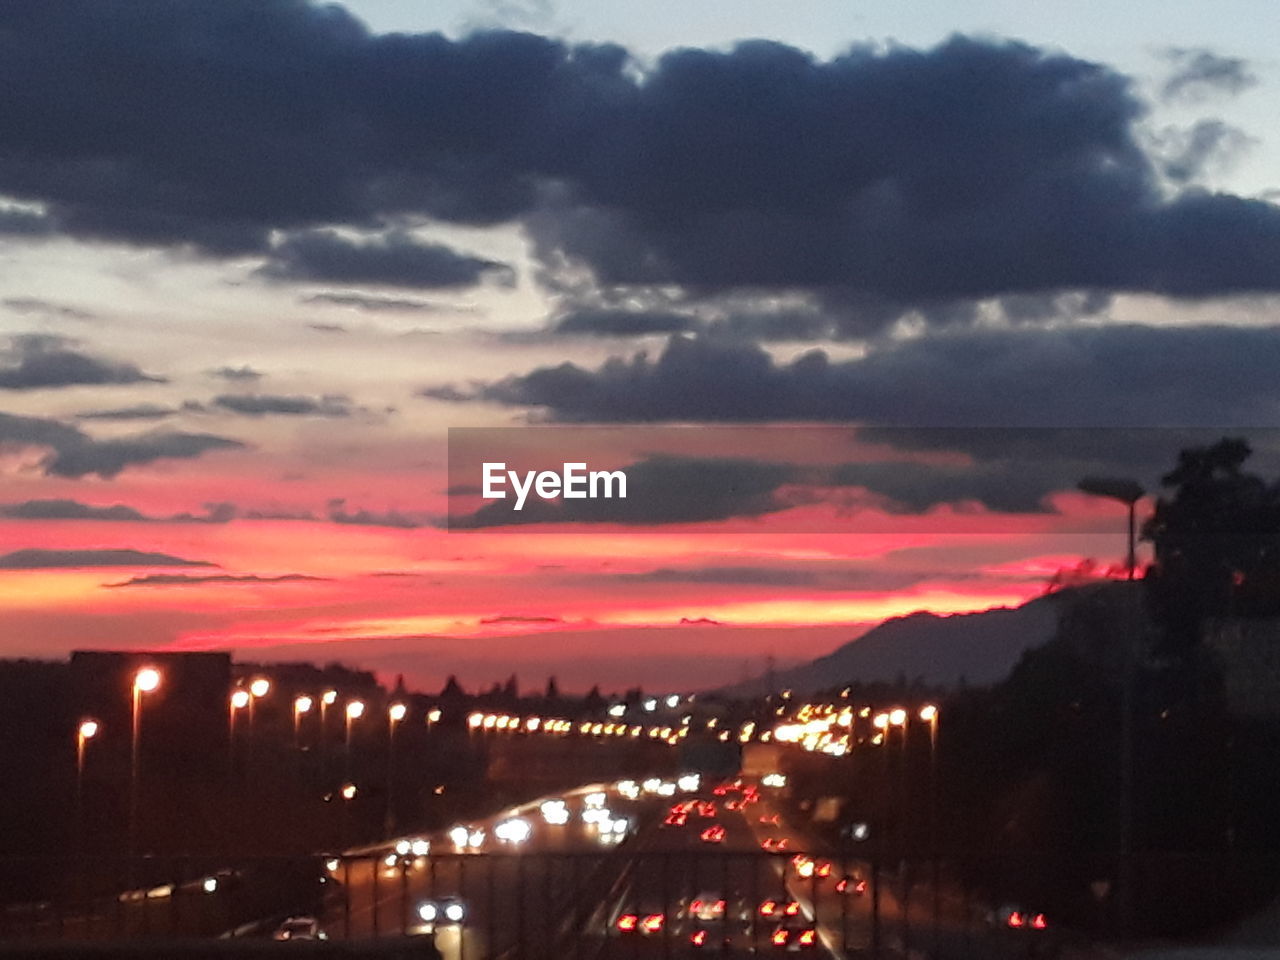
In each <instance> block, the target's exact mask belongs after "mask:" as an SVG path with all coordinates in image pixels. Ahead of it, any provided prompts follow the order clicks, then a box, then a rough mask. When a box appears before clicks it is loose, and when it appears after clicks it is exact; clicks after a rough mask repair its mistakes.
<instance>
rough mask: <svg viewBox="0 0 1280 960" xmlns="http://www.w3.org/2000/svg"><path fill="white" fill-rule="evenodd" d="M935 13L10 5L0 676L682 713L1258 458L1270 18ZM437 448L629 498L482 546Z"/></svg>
mask: <svg viewBox="0 0 1280 960" xmlns="http://www.w3.org/2000/svg"><path fill="white" fill-rule="evenodd" d="M963 8H964V12H963V13H962V12H960V7H959V6H958V5H956V4H954V3H943V2H934V0H927V2H920V3H911V4H904V3H900V2H899V3H890V2H885V0H867V2H854V0H798V2H796V3H794V4H777V3H764V2H755V0H743V2H739V3H730V4H714V5H713V4H688V3H677V2H675V0H660V2H652V3H646V4H644V5H637V4H620V3H600V2H591V0H524V2H520V0H491V2H475V0H469V2H466V0H434V2H431V3H425V2H421V0H350V2H349V3H347V4H346V5H345V6H337V5H332V6H320V5H314V4H307V3H303V2H298V0H183V2H178V3H174V2H169V0H67V2H62V3H58V4H24V5H9V6H7V7H5V8H3V10H2V11H0V91H3V92H0V470H2V471H3V493H2V494H0V612H2V613H0V616H2V619H0V622H3V624H4V630H3V632H2V637H0V655H5V656H62V655H64V654H65V653H66V652H67V651H69V650H71V649H76V648H85V647H142V646H146V647H154V648H174V649H222V648H230V649H232V650H234V651H235V652H236V654H237V655H238V656H241V657H255V658H264V659H285V658H288V659H303V658H305V659H316V660H331V659H341V660H345V661H347V662H351V663H356V664H361V665H367V666H371V667H374V668H376V669H378V670H379V671H380V672H381V673H383V674H384V675H391V674H394V673H397V672H403V673H405V674H406V675H407V677H408V678H409V680H410V681H411V682H413V683H415V684H417V685H419V686H422V687H424V688H428V689H430V688H434V687H436V686H438V685H439V684H440V683H441V682H442V681H443V678H444V677H445V675H447V674H449V673H457V674H458V675H459V676H460V677H461V678H462V679H463V681H464V682H466V683H469V684H479V683H488V682H490V681H492V680H493V679H495V678H501V677H505V676H506V675H507V674H509V673H510V672H511V671H512V670H513V669H514V670H516V671H517V672H518V673H519V675H520V677H521V679H522V680H523V681H524V682H525V683H526V684H529V685H533V684H540V683H541V682H542V681H543V680H544V678H545V677H546V675H547V674H550V673H555V674H557V675H559V677H560V679H561V683H562V685H564V686H566V687H569V688H583V687H585V686H587V685H589V684H590V683H592V682H593V681H595V680H599V681H601V682H602V684H603V685H604V686H606V687H620V686H624V685H630V684H632V683H635V682H642V683H644V684H645V685H646V687H650V688H655V689H656V688H660V687H685V686H689V685H690V684H691V682H692V683H693V685H695V686H707V685H712V684H716V683H720V682H732V681H736V680H738V679H740V678H741V676H742V675H743V673H744V672H758V671H759V670H760V669H761V666H762V664H763V662H764V659H765V658H766V657H767V656H770V655H773V656H775V657H776V658H777V659H778V661H779V662H780V663H785V662H790V661H794V660H799V659H808V658H811V657H814V656H818V655H821V654H823V653H826V652H828V651H829V650H831V649H832V648H833V647H835V646H836V645H838V644H839V643H841V642H843V641H844V640H847V639H849V638H850V637H852V636H855V635H856V634H858V633H859V632H862V631H865V630H866V629H867V628H868V627H869V626H871V625H873V624H874V623H876V622H878V621H879V620H881V619H883V618H884V617H886V616H892V615H895V614H901V613H906V612H910V611H912V610H916V609H930V610H935V611H938V612H950V611H964V610H975V609H984V608H987V607H990V606H993V605H1002V604H1013V603H1017V602H1020V601H1021V600H1024V599H1026V598H1029V597H1032V596H1035V595H1036V594H1038V593H1039V592H1041V591H1042V590H1043V589H1044V584H1045V581H1046V579H1047V578H1049V577H1051V576H1053V575H1054V573H1055V572H1057V571H1059V570H1061V569H1064V568H1070V567H1072V566H1074V565H1076V564H1077V563H1078V562H1079V561H1080V560H1081V559H1082V558H1094V559H1096V560H1097V561H1099V563H1100V564H1102V565H1104V566H1105V565H1106V564H1109V563H1115V562H1118V561H1119V560H1120V556H1121V553H1122V550H1123V543H1122V540H1121V538H1120V537H1119V536H1118V535H1117V531H1118V530H1120V529H1121V526H1120V525H1121V522H1122V516H1121V515H1120V514H1121V513H1122V510H1121V509H1120V508H1119V507H1118V505H1117V504H1114V503H1106V502H1099V501H1097V500H1091V499H1090V498H1087V497H1085V496H1084V495H1082V494H1079V493H1076V492H1074V491H1073V488H1074V486H1075V483H1076V481H1077V480H1078V479H1079V478H1080V477H1081V476H1084V475H1086V474H1093V473H1120V474H1126V475H1134V476H1137V477H1139V478H1140V479H1141V480H1142V481H1143V482H1144V483H1147V484H1148V485H1150V484H1153V483H1154V482H1156V481H1157V480H1158V478H1159V476H1160V475H1161V473H1162V472H1164V471H1165V470H1167V469H1168V468H1169V467H1170V466H1171V465H1172V463H1173V460H1174V458H1175V455H1176V452H1177V450H1178V449H1179V447H1180V446H1182V445H1185V444H1186V443H1188V442H1196V441H1204V440H1211V439H1213V438H1215V437H1217V436H1219V435H1221V434H1222V433H1223V432H1232V433H1243V434H1245V435H1248V436H1250V438H1251V439H1253V440H1254V442H1255V444H1256V445H1257V446H1258V448H1259V453H1260V457H1259V460H1260V463H1259V465H1260V466H1262V465H1267V464H1270V463H1272V462H1275V463H1280V459H1277V458H1276V457H1275V452H1274V451H1275V450H1276V449H1280V444H1278V443H1277V442H1276V441H1275V439H1274V438H1272V437H1271V436H1270V435H1269V434H1267V433H1264V432H1263V431H1264V430H1265V428H1268V427H1274V426H1277V425H1280V415H1278V414H1280V378H1277V376H1276V374H1275V371H1276V370H1277V369H1280V329H1278V328H1277V327H1276V325H1275V323H1274V320H1273V318H1274V316H1275V310H1276V304H1277V302H1278V300H1277V294H1278V293H1280V181H1277V179H1276V177H1275V171H1277V170H1280V140H1277V139H1276V134H1275V123H1274V117H1275V114H1276V110H1277V107H1280V65H1278V64H1277V62H1276V60H1275V54H1274V50H1273V49H1272V47H1273V44H1268V43H1267V42H1266V41H1267V39H1268V31H1265V30H1262V29H1259V25H1260V24H1262V23H1266V22H1269V19H1268V18H1269V17H1270V16H1273V11H1271V10H1270V4H1268V3H1266V2H1264V0H1225V2H1223V3H1219V4H1217V5H1215V6H1214V7H1213V8H1212V9H1209V8H1206V7H1204V5H1200V4H1192V3H1174V4H1172V5H1169V4H1160V5H1157V4H1155V3H1148V2H1135V3H1131V4H1127V5H1125V6H1124V9H1123V10H1121V11H1117V10H1115V9H1114V8H1113V5H1104V4H1101V3H1097V2H1093V0H1089V2H1086V3H1083V4H1082V3H1079V2H1075V3H1070V4H1068V3H1065V2H1059V0H1054V2H1049V3H1037V4H1034V5H1028V4H1022V5H1018V4H1008V3H1005V2H997V0H975V2H970V3H966V4H964V5H963ZM459 427H507V428H516V427H518V428H520V429H522V430H525V431H528V433H527V436H529V437H532V438H533V439H532V440H529V441H525V442H526V443H529V444H531V447H530V449H533V450H535V451H538V453H539V455H540V456H541V457H543V458H544V459H545V458H548V457H549V456H550V455H551V454H554V455H555V456H554V457H550V458H551V459H555V458H557V457H558V456H559V452H560V450H561V449H563V448H566V447H568V446H572V445H573V444H574V443H582V444H586V445H588V446H589V447H590V448H591V449H592V450H593V451H594V452H595V453H596V454H598V455H599V456H600V457H602V458H604V459H606V460H609V461H610V462H612V463H615V464H625V465H629V466H630V467H631V468H632V469H634V470H636V471H638V474H639V475H640V476H642V477H644V478H646V482H647V483H649V484H650V487H649V488H648V489H650V490H651V491H655V492H654V493H653V495H652V496H649V497H647V498H642V499H639V500H636V501H633V502H631V503H630V504H628V505H626V506H625V509H624V508H623V506H622V505H617V506H618V509H617V510H615V511H614V512H612V513H610V512H608V511H605V512H603V513H601V512H596V513H587V514H582V515H578V514H573V513H567V514H566V513H558V514H554V515H548V516H545V517H544V518H543V519H544V522H542V523H523V524H510V523H503V522H493V523H490V522H489V521H488V520H487V519H486V517H487V515H486V514H485V513H484V512H483V510H481V509H480V508H479V507H478V505H477V504H475V503H471V502H469V501H467V500H466V499H465V498H466V491H465V490H463V491H462V493H461V496H462V497H463V500H462V501H461V503H462V506H461V507H460V506H459V502H458V497H457V496H456V495H455V496H454V497H452V498H451V497H450V496H449V495H448V491H449V490H450V489H451V488H452V489H453V490H454V491H455V494H457V493H458V491H459V488H460V486H465V483H462V484H460V482H459V481H460V480H462V481H465V478H460V477H459V476H456V475H454V476H451V474H450V470H449V462H448V461H449V450H448V446H447V443H446V440H447V431H448V430H449V428H459ZM599 428H607V429H599ZM924 428H930V429H924ZM1121 428H1141V429H1137V430H1133V429H1121ZM565 437H572V438H573V439H572V440H565V439H564V438H565ZM455 473H456V464H455ZM477 480H478V478H477ZM451 499H452V500H454V501H455V502H454V503H452V504H451V503H450V500H451ZM451 507H452V508H453V509H454V511H455V512H456V511H457V510H459V509H466V510H470V511H473V512H472V513H471V514H470V516H471V517H472V518H473V521H472V522H471V523H469V524H468V525H467V529H447V527H448V526H449V524H447V523H446V517H447V516H448V515H449V513H450V508H451ZM476 511H478V512H476ZM454 526H455V527H456V526H457V524H454ZM691 678H692V680H691Z"/></svg>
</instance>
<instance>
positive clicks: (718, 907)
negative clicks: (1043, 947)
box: [716, 900, 1043, 919]
mask: <svg viewBox="0 0 1280 960" xmlns="http://www.w3.org/2000/svg"><path fill="white" fill-rule="evenodd" d="M716 912H717V913H724V901H723V900H717V901H716ZM1041 919H1043V917H1042V918H1041Z"/></svg>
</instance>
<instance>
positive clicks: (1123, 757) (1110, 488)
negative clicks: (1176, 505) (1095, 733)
mask: <svg viewBox="0 0 1280 960" xmlns="http://www.w3.org/2000/svg"><path fill="white" fill-rule="evenodd" d="M1076 486H1077V488H1078V489H1079V490H1081V491H1082V492H1084V493H1088V494H1091V495H1093V496H1095V497H1106V498H1107V499H1109V500H1117V501H1119V502H1120V503H1123V504H1124V505H1125V506H1126V507H1128V510H1129V517H1128V519H1129V525H1128V534H1129V556H1128V563H1127V566H1128V577H1127V579H1128V581H1129V583H1130V587H1129V603H1128V604H1127V613H1128V616H1129V628H1128V629H1127V630H1126V631H1125V634H1126V640H1127V642H1126V643H1123V644H1121V655H1122V662H1121V665H1120V837H1119V841H1120V863H1119V869H1118V871H1117V880H1118V881H1119V883H1118V884H1117V887H1118V889H1117V891H1116V894H1117V896H1116V899H1117V901H1118V902H1117V906H1118V914H1119V917H1120V928H1121V933H1128V932H1129V926H1130V924H1129V915H1130V910H1131V908H1132V896H1133V890H1132V884H1131V882H1130V879H1129V872H1130V863H1129V860H1130V853H1131V851H1132V848H1133V699H1134V691H1133V684H1134V676H1133V674H1134V659H1135V654H1136V652H1137V651H1136V649H1135V648H1136V646H1137V635H1136V634H1137V628H1138V618H1137V603H1138V595H1137V592H1136V591H1135V590H1134V588H1133V586H1132V584H1133V581H1134V580H1135V579H1137V569H1138V557H1137V537H1138V524H1137V508H1138V501H1139V500H1141V499H1142V498H1143V497H1144V496H1146V490H1144V489H1143V488H1142V484H1140V483H1139V482H1138V481H1137V480H1130V479H1128V478H1124V477H1085V478H1084V479H1083V480H1081V481H1080V482H1079V483H1078V484H1077V485H1076Z"/></svg>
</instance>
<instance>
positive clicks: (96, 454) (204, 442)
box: [44, 431, 244, 479]
mask: <svg viewBox="0 0 1280 960" xmlns="http://www.w3.org/2000/svg"><path fill="white" fill-rule="evenodd" d="M243 447H244V444H243V443H240V442H239V441H237V440H229V439H227V438H226V437H218V436H214V435H213V434H208V433H175V432H168V431H158V432H155V433H144V434H139V435H138V436H134V437H122V438H119V439H114V440H87V441H85V442H81V443H77V444H71V445H66V446H63V447H59V448H55V449H54V452H53V453H52V454H51V455H50V456H49V457H47V458H46V459H45V461H44V468H45V472H46V473H49V474H52V475H54V476H59V477H83V476H87V475H89V474H97V475H98V476H100V477H103V478H104V479H110V478H111V477H114V476H115V475H116V474H118V473H119V472H120V471H121V470H124V469H125V468H126V467H130V466H135V465H144V464H148V463H154V462H155V461H157V460H169V459H176V460H194V459H195V458H196V457H199V456H200V455H201V454H203V453H207V452H209V451H211V450H238V449H242V448H243Z"/></svg>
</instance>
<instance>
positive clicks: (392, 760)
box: [384, 703, 409, 836]
mask: <svg viewBox="0 0 1280 960" xmlns="http://www.w3.org/2000/svg"><path fill="white" fill-rule="evenodd" d="M408 712H409V708H408V707H406V706H405V705H404V704H403V703H393V704H392V705H391V706H390V707H389V708H388V709H387V815H386V817H385V821H384V825H385V827H386V831H387V836H390V835H391V831H392V830H393V829H394V828H395V820H396V817H395V797H394V789H395V782H396V726H397V725H398V724H399V723H400V722H401V721H402V720H404V718H405V715H406V714H407V713H408Z"/></svg>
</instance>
